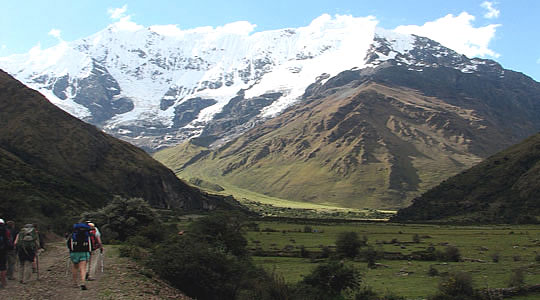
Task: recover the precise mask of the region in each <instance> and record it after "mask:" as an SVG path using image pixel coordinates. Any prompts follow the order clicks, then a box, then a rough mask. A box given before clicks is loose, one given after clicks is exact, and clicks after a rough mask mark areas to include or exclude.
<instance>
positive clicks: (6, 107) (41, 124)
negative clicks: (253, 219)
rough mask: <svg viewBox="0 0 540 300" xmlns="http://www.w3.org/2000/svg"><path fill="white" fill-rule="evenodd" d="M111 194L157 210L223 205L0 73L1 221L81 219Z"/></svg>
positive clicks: (206, 207) (146, 155)
mask: <svg viewBox="0 0 540 300" xmlns="http://www.w3.org/2000/svg"><path fill="white" fill-rule="evenodd" d="M113 195H122V196H126V197H142V198H144V199H146V200H147V201H149V202H150V204H152V205H153V206H155V207H160V208H184V209H211V208H215V207H217V206H223V205H225V206H228V204H225V203H224V202H223V200H222V199H218V198H214V197H213V196H212V197H211V196H208V195H205V194H203V193H201V192H200V191H199V190H197V189H194V188H192V187H190V186H188V185H187V184H185V183H184V182H182V181H180V180H178V179H177V178H176V177H175V176H174V174H173V173H172V172H171V171H170V170H168V169H167V168H166V167H164V166H163V165H161V164H160V163H159V162H157V161H155V160H154V159H152V158H151V157H150V156H149V155H148V154H146V153H145V152H144V151H142V150H141V149H138V148H137V147H135V146H132V145H130V144H128V143H126V142H123V141H120V140H118V139H115V138H113V137H111V136H109V135H107V134H105V133H103V132H101V131H100V130H98V129H96V128H95V127H94V126H92V125H89V124H86V123H84V122H82V121H80V120H78V119H76V118H74V117H72V116H70V115H69V114H67V113H65V112H64V111H62V110H60V109H59V108H57V107H56V106H54V105H52V104H51V103H50V102H49V101H47V99H45V98H44V97H43V96H42V95H41V94H39V93H38V92H36V91H34V90H31V89H29V88H27V87H25V86H24V85H23V84H21V83H20V82H18V81H16V80H15V79H13V78H12V77H11V76H9V75H8V74H6V73H4V72H3V71H0V200H1V201H0V213H2V216H4V217H9V218H23V217H27V216H37V217H39V216H41V215H45V216H46V217H48V218H57V217H62V216H64V214H65V213H66V211H71V212H72V213H71V215H78V214H79V213H80V212H82V211H84V210H88V208H91V207H101V206H103V205H104V204H105V203H106V202H107V201H109V200H110V199H112V196H113ZM68 215H70V214H68Z"/></svg>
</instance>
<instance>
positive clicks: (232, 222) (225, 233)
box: [187, 212, 248, 256]
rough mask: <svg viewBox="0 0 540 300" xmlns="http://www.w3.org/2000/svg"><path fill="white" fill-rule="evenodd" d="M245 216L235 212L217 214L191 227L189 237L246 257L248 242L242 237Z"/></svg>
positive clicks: (188, 231) (194, 223)
mask: <svg viewBox="0 0 540 300" xmlns="http://www.w3.org/2000/svg"><path fill="white" fill-rule="evenodd" d="M244 222H245V216H244V215H242V214H239V213H233V212H216V213H213V214H212V215H211V216H207V217H204V218H200V219H198V220H196V221H194V222H193V223H191V225H190V226H189V228H188V230H187V235H189V236H191V237H193V238H195V239H196V240H199V241H205V242H206V243H208V244H210V245H213V246H214V247H217V248H220V249H221V250H222V251H224V252H226V253H231V254H232V255H235V256H246V255H247V254H248V252H247V248H246V246H247V240H246V239H245V238H244V236H243V235H242V233H243V224H244Z"/></svg>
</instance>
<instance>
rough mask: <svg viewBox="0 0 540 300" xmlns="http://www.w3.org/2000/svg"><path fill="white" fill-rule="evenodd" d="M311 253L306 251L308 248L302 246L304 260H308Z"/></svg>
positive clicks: (301, 254)
mask: <svg viewBox="0 0 540 300" xmlns="http://www.w3.org/2000/svg"><path fill="white" fill-rule="evenodd" d="M309 254H310V253H309V251H308V250H307V249H306V247H305V246H304V245H300V256H301V257H303V258H308V257H309Z"/></svg>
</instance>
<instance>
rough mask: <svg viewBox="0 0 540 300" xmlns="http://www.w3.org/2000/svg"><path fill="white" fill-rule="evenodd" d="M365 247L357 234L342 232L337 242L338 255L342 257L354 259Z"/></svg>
mask: <svg viewBox="0 0 540 300" xmlns="http://www.w3.org/2000/svg"><path fill="white" fill-rule="evenodd" d="M363 245H364V243H363V242H361V241H360V239H359V238H358V234H356V232H341V233H340V234H339V235H338V238H337V240H336V253H337V254H338V255H339V256H340V257H348V258H354V257H356V256H357V255H358V253H359V251H360V247H361V246H363Z"/></svg>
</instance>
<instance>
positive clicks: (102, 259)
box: [99, 252, 105, 273]
mask: <svg viewBox="0 0 540 300" xmlns="http://www.w3.org/2000/svg"><path fill="white" fill-rule="evenodd" d="M99 256H100V257H101V273H103V265H104V263H105V258H104V257H103V252H100V253H99Z"/></svg>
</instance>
